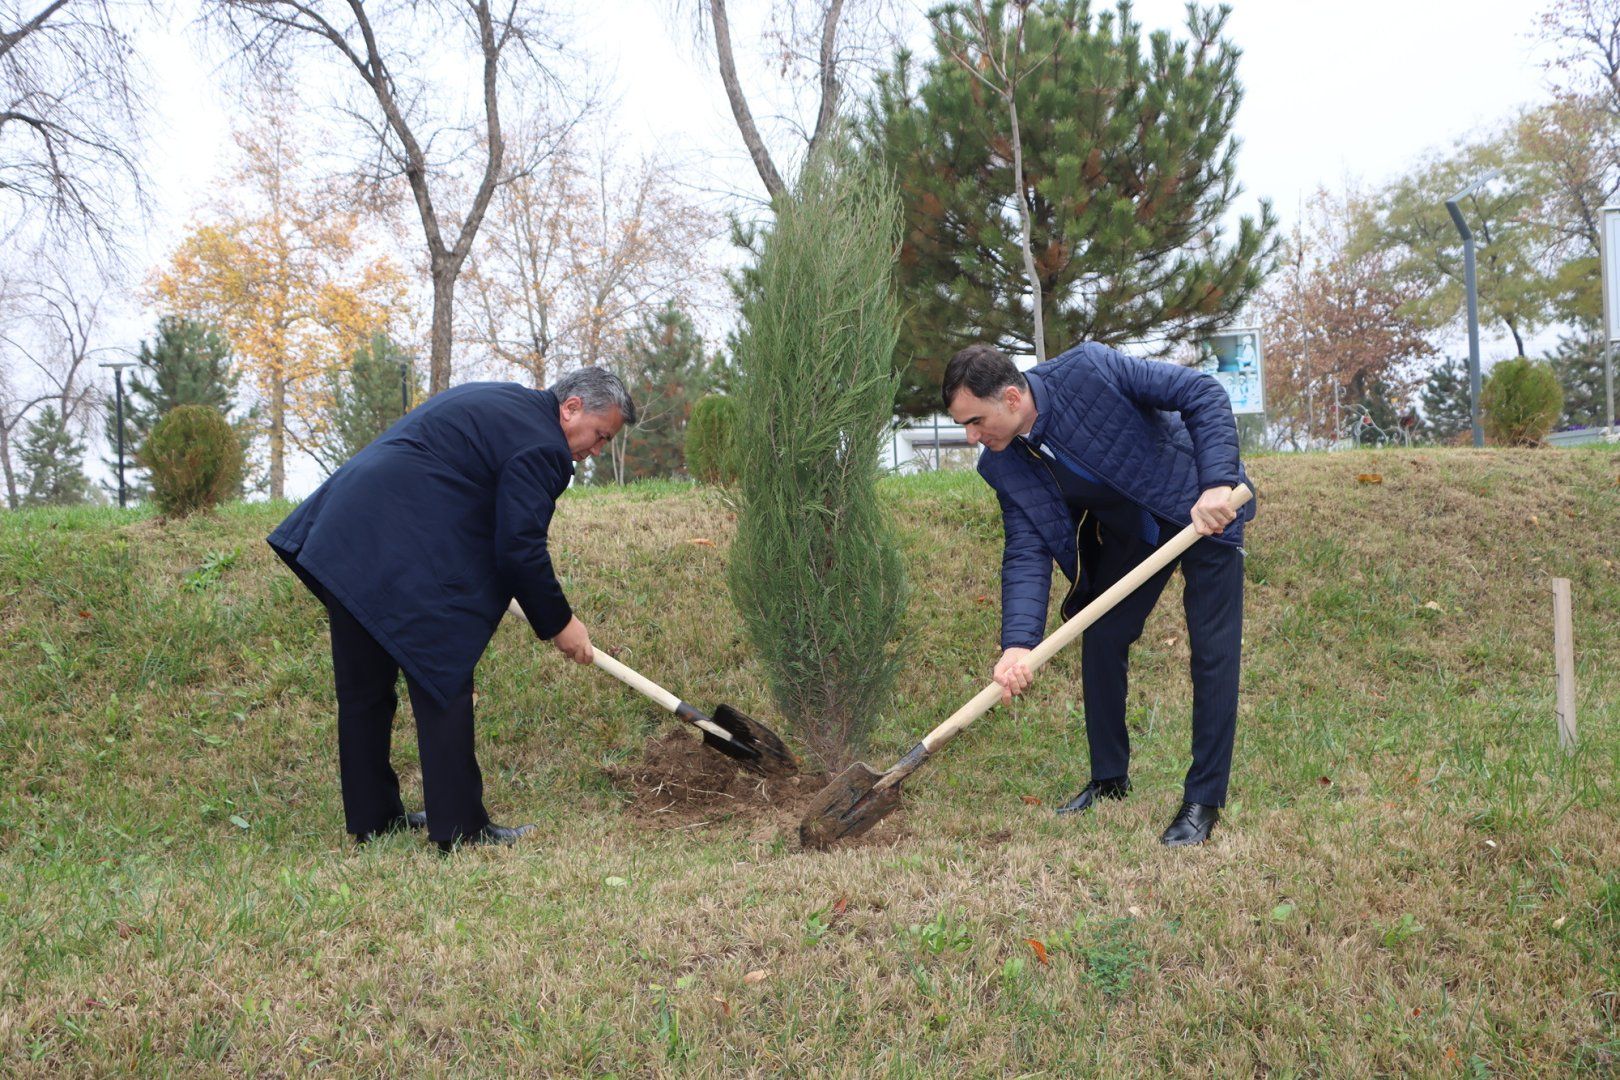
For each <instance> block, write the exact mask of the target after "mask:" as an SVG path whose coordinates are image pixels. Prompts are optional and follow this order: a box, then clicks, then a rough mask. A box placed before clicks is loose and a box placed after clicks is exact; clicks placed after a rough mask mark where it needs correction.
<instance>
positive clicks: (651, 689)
mask: <svg viewBox="0 0 1620 1080" xmlns="http://www.w3.org/2000/svg"><path fill="white" fill-rule="evenodd" d="M507 610H508V611H510V612H511V613H512V614H514V615H516V616H518V617H519V618H521V619H524V620H525V621H527V617H526V616H525V615H524V614H523V608H521V607H520V606H518V602H517V601H516V600H513V601H512V602H511V603H510V604H508V605H507ZM591 663H593V664H595V665H596V666H597V667H599V668H601V669H602V670H603V671H605V672H607V673H608V674H609V675H612V676H613V677H614V678H615V679H618V680H619V681H620V682H622V683H624V684H625V685H626V686H628V687H630V688H631V689H632V690H638V691H640V692H641V693H643V694H645V695H646V696H647V697H650V698H652V699H653V700H654V701H655V702H657V703H658V704H660V705H662V706H663V707H664V708H666V709H668V710H669V711H670V712H672V713H674V714H675V715H676V716H678V717H680V718H681V719H682V720H685V721H686V722H687V723H688V724H691V725H692V726H693V727H695V728H697V729H698V730H699V731H701V732H703V745H705V746H707V747H709V748H711V749H713V750H717V751H719V752H720V753H722V754H724V755H726V756H727V757H729V758H732V759H734V760H735V761H736V762H737V763H738V764H739V765H741V766H742V767H743V768H745V769H747V770H748V771H749V772H753V773H757V774H759V775H760V776H769V777H783V776H792V775H794V774H795V773H797V772H798V771H799V762H798V760H797V759H796V758H795V757H794V756H793V755H792V753H790V752H789V751H788V748H787V747H786V746H784V745H783V744H782V740H781V739H780V738H778V737H777V735H776V732H774V731H772V730H771V729H770V728H768V727H766V726H765V725H764V724H761V723H760V722H759V721H758V720H755V719H754V718H753V717H751V716H749V715H748V714H747V713H744V712H739V711H738V710H736V709H733V708H732V707H731V706H730V705H726V704H722V705H720V707H719V708H717V709H715V710H714V716H712V717H710V716H706V715H705V714H704V713H702V712H701V711H699V710H698V709H696V708H694V707H693V706H691V705H688V704H687V703H686V702H684V701H682V700H681V699H680V698H678V697H676V696H675V695H674V694H672V693H670V692H669V691H668V690H665V689H664V688H663V687H662V686H659V685H658V684H657V683H655V682H653V681H652V680H651V679H649V678H647V677H646V676H645V675H643V674H641V673H640V672H638V671H635V670H634V669H632V668H630V667H629V666H627V665H625V664H621V663H620V662H619V661H617V660H615V659H614V658H613V657H611V656H609V655H608V654H607V652H606V651H605V650H603V649H598V648H593V649H591Z"/></svg>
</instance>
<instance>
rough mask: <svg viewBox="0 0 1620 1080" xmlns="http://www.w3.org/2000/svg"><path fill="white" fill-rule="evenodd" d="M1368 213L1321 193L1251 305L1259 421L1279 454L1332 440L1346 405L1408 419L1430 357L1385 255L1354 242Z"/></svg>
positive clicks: (1364, 199)
mask: <svg viewBox="0 0 1620 1080" xmlns="http://www.w3.org/2000/svg"><path fill="white" fill-rule="evenodd" d="M1369 212H1370V211H1369V197H1368V196H1366V195H1364V194H1361V193H1358V192H1355V191H1351V192H1350V193H1348V194H1345V195H1343V196H1335V195H1330V194H1328V193H1327V192H1325V191H1319V192H1318V193H1317V194H1316V196H1315V197H1314V198H1313V199H1312V201H1311V203H1310V206H1309V209H1308V212H1307V214H1306V216H1305V218H1304V220H1303V221H1302V222H1301V223H1300V224H1299V225H1298V226H1296V227H1295V229H1294V231H1293V234H1292V235H1291V236H1290V237H1289V238H1288V240H1287V242H1286V244H1285V245H1284V249H1283V255H1282V259H1281V264H1280V266H1279V269H1278V271H1277V272H1276V273H1275V274H1273V275H1272V277H1271V278H1270V279H1269V280H1268V281H1267V283H1266V287H1265V288H1264V289H1263V290H1262V292H1261V294H1260V296H1259V298H1258V299H1257V301H1256V304H1255V310H1256V312H1257V313H1258V315H1259V318H1260V321H1261V323H1262V325H1263V326H1264V328H1265V333H1266V349H1265V364H1266V372H1265V377H1266V416H1267V420H1268V425H1269V427H1270V431H1271V438H1272V441H1273V442H1274V443H1275V444H1277V445H1279V446H1286V447H1290V448H1293V449H1304V448H1308V447H1311V446H1321V445H1324V444H1327V443H1331V442H1333V441H1335V440H1336V439H1337V438H1338V437H1339V429H1340V427H1341V426H1342V421H1343V417H1344V413H1345V409H1346V408H1347V407H1353V406H1357V405H1365V406H1367V407H1368V408H1369V410H1371V411H1372V412H1373V413H1374V414H1375V415H1377V414H1380V413H1382V414H1384V415H1385V416H1386V417H1387V416H1389V414H1390V413H1391V412H1394V411H1405V410H1406V409H1409V408H1410V407H1411V405H1412V401H1413V397H1414V394H1415V393H1416V391H1417V389H1418V387H1419V386H1421V384H1422V381H1423V374H1424V365H1425V362H1426V361H1427V360H1428V359H1429V358H1430V357H1431V356H1432V355H1433V349H1432V347H1431V346H1430V344H1429V342H1428V339H1427V338H1426V337H1425V333H1424V326H1423V324H1422V322H1421V321H1420V320H1419V319H1418V318H1417V317H1415V316H1414V315H1412V314H1411V313H1410V310H1409V308H1410V305H1411V303H1412V301H1413V299H1414V296H1413V292H1412V287H1411V286H1410V284H1409V283H1407V282H1406V281H1405V279H1402V278H1400V277H1399V276H1397V275H1395V274H1394V273H1392V264H1393V262H1394V261H1395V258H1394V256H1392V255H1391V254H1390V253H1389V252H1387V251H1383V250H1379V249H1368V248H1364V247H1361V246H1358V245H1357V243H1356V234H1357V229H1358V226H1359V223H1360V222H1361V221H1362V220H1363V219H1364V218H1365V216H1366V214H1367V213H1369Z"/></svg>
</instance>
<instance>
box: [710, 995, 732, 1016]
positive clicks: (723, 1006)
mask: <svg viewBox="0 0 1620 1080" xmlns="http://www.w3.org/2000/svg"><path fill="white" fill-rule="evenodd" d="M712 1000H713V1001H715V1002H717V1003H718V1004H719V1006H720V1011H721V1012H723V1013H725V1014H726V1015H727V1016H730V1015H731V1003H730V1002H729V1001H727V1000H726V999H725V998H723V997H715V998H713V999H712Z"/></svg>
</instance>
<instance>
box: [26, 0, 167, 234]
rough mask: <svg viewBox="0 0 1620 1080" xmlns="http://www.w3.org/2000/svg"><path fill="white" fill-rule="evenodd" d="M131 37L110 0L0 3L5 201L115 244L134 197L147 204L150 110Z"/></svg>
mask: <svg viewBox="0 0 1620 1080" xmlns="http://www.w3.org/2000/svg"><path fill="white" fill-rule="evenodd" d="M132 65H133V55H132V52H131V49H130V46H129V39H128V37H127V35H126V34H125V32H124V30H123V29H122V28H120V27H119V26H118V25H117V23H116V21H115V19H114V17H113V11H112V5H111V4H110V3H108V0H73V2H72V3H71V4H70V2H69V0H36V2H35V3H31V4H30V3H27V2H26V0H0V206H4V205H5V203H6V202H11V203H13V204H14V208H15V211H16V212H15V214H7V215H6V216H7V217H9V218H11V219H12V221H13V223H15V222H17V221H19V220H21V219H22V218H23V217H24V216H25V215H26V213H27V212H28V211H39V212H40V213H41V214H42V216H43V221H42V225H43V227H44V228H45V229H46V230H47V231H50V232H57V233H59V234H64V235H78V236H89V237H91V238H94V239H96V240H97V241H99V242H100V244H101V246H102V247H103V248H106V247H110V246H113V242H114V236H115V233H116V232H117V220H116V219H117V211H118V209H119V207H120V206H121V205H122V203H123V200H124V198H125V197H127V196H133V197H134V199H135V200H136V201H137V203H141V204H143V205H144V193H143V187H142V176H141V169H140V167H139V162H138V155H139V145H140V128H139V125H138V122H137V121H138V119H139V116H140V113H141V110H142V102H141V99H140V95H139V94H138V93H137V90H136V84H135V82H134V80H133V79H132V70H131V69H132Z"/></svg>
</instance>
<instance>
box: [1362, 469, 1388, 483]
mask: <svg viewBox="0 0 1620 1080" xmlns="http://www.w3.org/2000/svg"><path fill="white" fill-rule="evenodd" d="M1383 482H1384V477H1383V474H1381V473H1375V472H1364V473H1359V474H1357V476H1356V483H1358V484H1382V483H1383Z"/></svg>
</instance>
